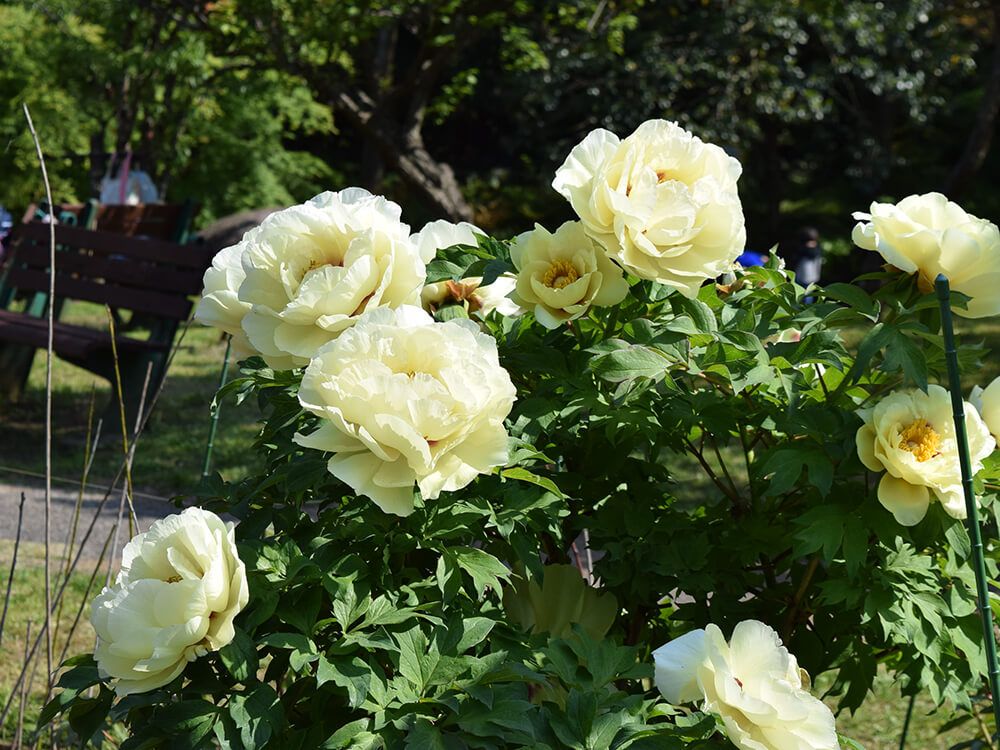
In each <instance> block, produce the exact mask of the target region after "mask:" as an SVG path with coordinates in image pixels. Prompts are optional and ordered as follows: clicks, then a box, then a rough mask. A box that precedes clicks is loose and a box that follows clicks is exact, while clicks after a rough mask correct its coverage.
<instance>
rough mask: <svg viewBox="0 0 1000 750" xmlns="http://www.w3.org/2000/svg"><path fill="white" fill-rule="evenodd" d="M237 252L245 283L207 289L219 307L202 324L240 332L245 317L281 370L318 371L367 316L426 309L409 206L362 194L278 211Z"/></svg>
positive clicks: (252, 335) (207, 309) (224, 263)
mask: <svg viewBox="0 0 1000 750" xmlns="http://www.w3.org/2000/svg"><path fill="white" fill-rule="evenodd" d="M234 247H237V248H240V249H239V250H238V251H237V250H233V249H232V248H227V249H226V250H223V251H222V253H231V254H233V255H235V254H236V253H237V252H238V253H239V259H240V264H241V267H242V272H243V278H242V279H240V278H239V274H237V273H235V272H232V273H229V274H228V275H226V276H225V278H224V279H220V280H219V283H218V286H217V287H215V286H213V288H208V287H207V286H206V296H207V297H209V298H211V299H212V300H213V301H212V302H209V303H206V304H205V305H204V306H203V310H202V315H201V316H199V315H197V314H196V317H197V318H198V319H199V320H202V321H203V322H206V323H208V324H210V325H218V324H219V323H218V322H216V321H221V322H222V323H223V324H224V325H226V326H228V327H230V328H232V327H233V320H234V319H235V316H236V315H237V314H238V313H239V312H241V311H245V312H244V314H243V316H242V317H241V318H240V327H241V328H242V329H243V331H244V332H245V333H246V335H247V337H248V340H249V343H250V345H251V346H252V347H253V348H254V349H255V350H256V351H257V352H259V353H260V354H261V356H262V357H263V358H264V360H265V361H266V362H267V363H268V364H269V365H270V366H271V367H281V368H291V367H301V366H304V365H306V364H308V363H309V360H310V358H311V357H312V355H313V354H314V353H315V352H316V350H317V349H319V348H320V347H321V346H322V345H323V344H325V343H327V342H328V341H330V340H332V339H335V338H336V337H337V336H339V335H340V333H341V332H342V331H344V330H345V329H347V328H349V327H350V326H352V325H353V324H354V321H355V320H356V319H357V318H358V316H359V315H361V314H362V313H364V312H365V311H366V310H370V309H373V308H375V307H381V306H388V307H399V306H400V305H404V304H417V303H418V301H419V298H420V289H421V287H422V286H423V283H424V277H425V273H426V269H425V263H424V261H423V260H421V257H420V254H419V252H418V250H417V247H416V245H415V244H414V243H413V242H412V241H411V240H410V230H409V227H407V226H406V225H405V224H403V223H401V222H400V208H399V206H397V205H396V204H395V203H392V202H391V201H388V200H386V199H385V198H382V197H379V196H375V195H372V194H371V193H369V192H368V191H367V190H363V189H361V188H348V189H346V190H342V191H340V192H339V193H331V192H326V193H321V194H320V195H317V196H316V197H315V198H313V199H311V200H309V201H307V202H306V203H304V204H302V205H299V206H292V207H291V208H286V209H284V210H283V211H277V212H275V213H273V214H271V215H270V216H268V217H267V218H266V219H264V221H263V222H261V225H260V226H259V227H256V228H255V229H251V230H250V231H249V232H247V233H246V235H244V237H243V240H242V241H240V242H239V243H238V244H237V245H235V246H234ZM222 253H220V255H221V254H222ZM233 262H234V261H233V260H232V258H230V257H228V256H227V257H226V258H223V259H220V261H219V267H220V268H228V267H231V266H232V265H233ZM213 265H214V264H213ZM216 278H217V277H216V276H213V280H215V279H216ZM236 283H238V284H239V286H238V287H235V288H234V285H235V284H236ZM233 291H235V292H236V301H233V300H232V299H231V296H232V292H233ZM218 308H224V310H225V312H223V313H222V314H218V313H219V309H218ZM220 327H222V326H221V325H220ZM224 330H225V329H224Z"/></svg>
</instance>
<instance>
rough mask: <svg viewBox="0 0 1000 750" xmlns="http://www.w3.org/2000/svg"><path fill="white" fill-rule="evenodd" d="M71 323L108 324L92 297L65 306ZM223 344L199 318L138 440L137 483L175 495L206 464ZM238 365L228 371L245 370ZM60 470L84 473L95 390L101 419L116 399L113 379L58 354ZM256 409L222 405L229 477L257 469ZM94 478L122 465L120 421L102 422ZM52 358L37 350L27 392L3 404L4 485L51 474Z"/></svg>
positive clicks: (220, 452)
mask: <svg viewBox="0 0 1000 750" xmlns="http://www.w3.org/2000/svg"><path fill="white" fill-rule="evenodd" d="M62 319H63V320H65V321H68V322H79V323H83V324H86V325H90V326H96V325H103V326H104V327H106V324H105V319H106V315H105V312H104V308H103V307H98V306H97V305H90V304H86V303H73V304H70V305H68V306H67V310H66V312H65V313H64V315H63V317H62ZM224 355H225V343H224V342H222V341H221V340H220V337H219V333H218V331H216V330H215V329H209V328H205V327H204V326H201V325H200V324H198V323H193V324H192V325H191V327H190V328H189V329H188V331H187V333H186V335H185V336H184V339H183V342H182V343H181V346H180V348H179V349H178V351H177V355H176V357H175V358H174V361H173V363H172V364H171V367H170V370H169V372H168V373H167V378H166V383H165V386H164V389H163V392H162V394H161V395H160V400H159V402H158V403H157V405H156V408H155V409H154V411H153V414H152V417H151V418H150V421H149V424H148V425H147V427H146V430H145V432H144V433H143V434H142V436H141V437H140V439H139V442H138V445H137V446H136V453H135V462H134V464H133V469H132V480H133V484H134V486H135V488H136V489H138V490H141V491H145V492H149V493H151V494H155V495H161V496H167V497H169V496H172V495H175V494H179V493H182V492H185V491H187V490H189V489H190V488H191V487H193V486H194V485H196V484H197V482H198V480H199V479H200V477H201V471H202V467H203V465H204V457H205V446H206V443H207V440H208V431H209V423H210V417H211V415H210V411H209V409H210V404H211V400H212V396H213V394H214V393H215V390H216V387H217V386H218V383H219V374H220V372H221V368H222V361H223V357H224ZM237 370H238V368H237V367H236V365H235V363H233V362H231V363H230V370H229V372H230V375H235V374H237ZM52 382H53V393H52V400H53V409H52V424H53V428H52V431H53V444H52V461H53V475H54V476H55V477H59V478H65V479H68V480H74V481H79V478H80V476H81V474H82V471H83V466H84V456H85V446H86V444H87V439H88V420H89V414H90V409H91V394H92V393H93V398H94V413H95V415H96V416H95V417H94V421H95V422H96V420H97V417H99V416H101V413H102V412H103V410H104V407H105V405H106V404H107V403H108V399H109V394H110V393H111V391H110V385H109V384H108V383H107V381H105V380H103V379H101V378H98V377H96V376H94V375H92V374H91V373H89V372H87V371H86V370H82V369H80V368H78V367H75V366H74V365H71V364H69V363H67V362H64V361H63V360H61V359H59V358H58V357H55V358H53V365H52ZM256 419H257V414H256V410H255V409H254V408H253V406H252V405H250V404H248V405H246V406H245V407H243V408H238V407H236V405H235V403H234V402H233V401H232V400H231V399H230V400H229V401H228V402H226V403H224V404H223V405H222V410H221V413H220V420H219V427H218V430H217V432H216V436H215V445H214V450H213V454H212V455H213V467H214V468H215V469H216V470H218V471H219V472H221V473H222V475H223V476H224V477H225V478H227V479H234V478H239V477H240V476H243V475H244V474H245V473H246V472H247V471H248V469H249V467H248V466H247V464H246V460H247V458H248V455H249V454H248V452H247V445H249V441H250V440H252V438H253V436H254V434H255V429H256V428H255V420H256ZM101 433H102V434H101V436H100V441H99V444H98V448H97V452H96V454H95V458H94V464H93V467H92V469H91V472H90V479H89V483H90V484H91V486H99V485H101V484H102V483H106V482H107V481H109V480H110V479H111V478H112V477H114V475H115V472H116V471H117V470H118V467H119V465H120V463H121V461H122V456H123V451H122V440H121V426H120V424H119V423H116V424H114V425H103V426H102V430H101ZM44 445H45V354H44V352H37V353H36V355H35V359H34V363H33V366H32V370H31V375H30V378H29V381H28V387H27V389H26V391H25V393H24V394H23V396H22V398H21V399H20V400H19V401H18V402H16V403H5V404H2V409H0V481H8V482H9V481H14V480H15V479H16V477H17V474H15V473H14V472H13V471H12V470H14V469H17V470H24V471H28V472H34V473H38V474H43V473H44V471H45V458H44Z"/></svg>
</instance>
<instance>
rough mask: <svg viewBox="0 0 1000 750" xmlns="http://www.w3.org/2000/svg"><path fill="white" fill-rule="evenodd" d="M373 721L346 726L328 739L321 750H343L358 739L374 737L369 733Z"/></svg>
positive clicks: (365, 720) (356, 722) (366, 719)
mask: <svg viewBox="0 0 1000 750" xmlns="http://www.w3.org/2000/svg"><path fill="white" fill-rule="evenodd" d="M371 721H372V720H371V719H369V718H364V719H358V720H357V721H352V722H351V723H350V724H345V725H344V726H342V727H341V728H340V729H338V730H337V731H336V732H334V733H333V734H331V735H330V736H329V737H327V738H326V741H325V742H324V743H323V744H322V745H320V750H343V749H344V748H346V747H348V746H350V745H351V743H352V741H353V740H354V739H355V738H356V737H359V736H363V735H368V736H369V737H374V736H375V735H372V734H369V732H368V727H369V726H370V725H371ZM355 746H356V745H355Z"/></svg>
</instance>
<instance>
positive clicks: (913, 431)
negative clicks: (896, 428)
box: [899, 419, 941, 462]
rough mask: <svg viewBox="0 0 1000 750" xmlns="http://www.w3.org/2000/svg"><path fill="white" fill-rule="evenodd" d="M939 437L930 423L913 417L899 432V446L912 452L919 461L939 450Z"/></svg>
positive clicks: (932, 455)
mask: <svg viewBox="0 0 1000 750" xmlns="http://www.w3.org/2000/svg"><path fill="white" fill-rule="evenodd" d="M940 443H941V437H940V436H939V435H938V434H937V433H936V432H934V428H933V427H931V423H930V422H927V421H926V420H923V419H915V420H913V422H912V423H910V425H909V426H908V427H906V428H904V429H903V430H902V431H901V432H900V433H899V447H900V448H902V449H903V450H904V451H909V452H910V453H912V454H913V455H914V456H915V457H916V459H917V460H918V461H920V462H923V461H927V460H928V459H931V458H934V456H936V455H938V454H939V453H940V451H939V450H938V445H939V444H940Z"/></svg>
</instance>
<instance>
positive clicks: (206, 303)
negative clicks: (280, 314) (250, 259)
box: [194, 242, 257, 359]
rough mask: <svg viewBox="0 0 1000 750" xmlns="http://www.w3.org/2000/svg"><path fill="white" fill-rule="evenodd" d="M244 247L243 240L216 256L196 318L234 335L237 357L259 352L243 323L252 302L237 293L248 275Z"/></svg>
mask: <svg viewBox="0 0 1000 750" xmlns="http://www.w3.org/2000/svg"><path fill="white" fill-rule="evenodd" d="M244 247H245V245H244V243H243V242H239V243H237V244H235V245H231V246H229V247H227V248H223V249H222V250H220V251H219V252H218V253H216V255H215V257H214V258H212V266H211V268H209V269H208V270H207V271H205V276H204V277H203V279H202V284H203V285H204V287H205V289H204V291H203V292H202V296H201V299H200V300H199V301H198V306H197V307H196V308H195V310H194V317H195V320H197V321H198V322H200V323H203V324H204V325H207V326H214V327H215V328H218V329H220V330H222V331H224V332H225V333H228V334H230V335H231V336H232V353H233V355H234V356H236V358H237V359H245V358H246V357H249V356H250V355H252V354H256V353H257V350H256V349H254V348H253V346H252V345H251V344H250V339H249V338H247V334H246V331H244V330H243V327H242V322H243V317H244V316H245V315H246V314H247V313H248V312H250V307H251V306H250V304H248V303H246V302H241V301H240V298H239V296H238V294H237V291H238V290H239V288H240V284H242V283H243V279H245V278H246V275H245V274H244V273H243V250H244Z"/></svg>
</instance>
